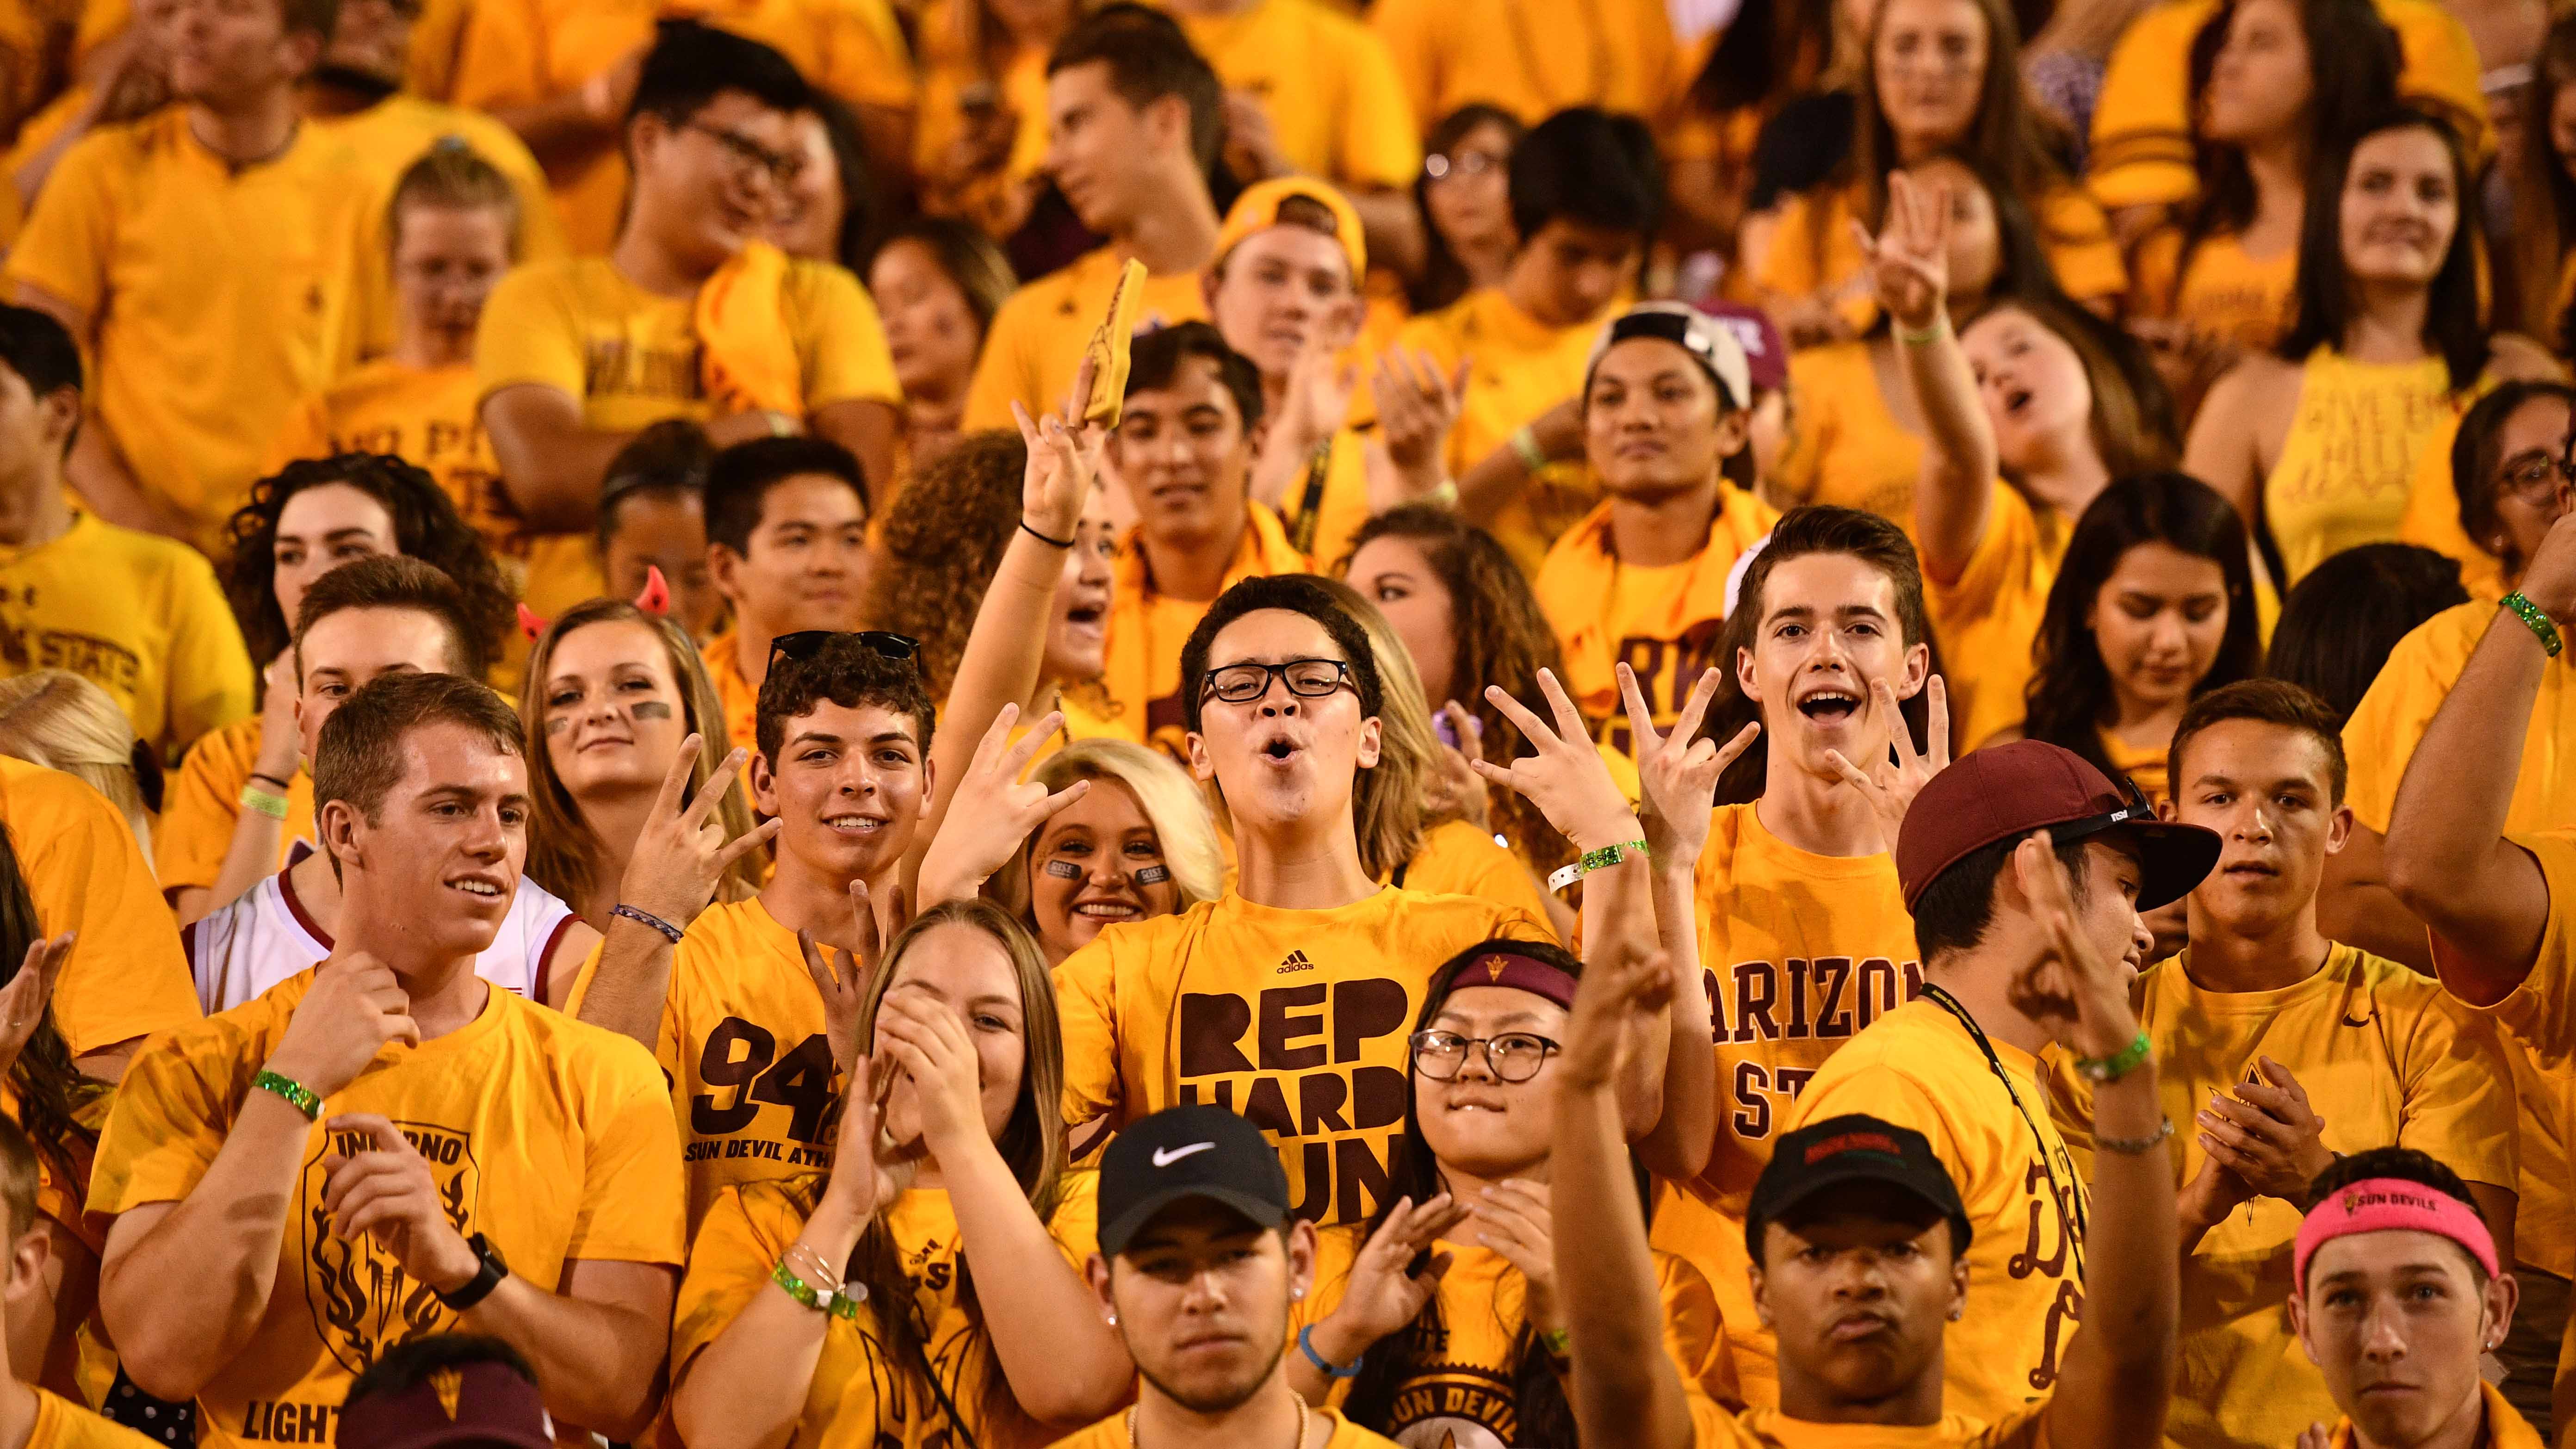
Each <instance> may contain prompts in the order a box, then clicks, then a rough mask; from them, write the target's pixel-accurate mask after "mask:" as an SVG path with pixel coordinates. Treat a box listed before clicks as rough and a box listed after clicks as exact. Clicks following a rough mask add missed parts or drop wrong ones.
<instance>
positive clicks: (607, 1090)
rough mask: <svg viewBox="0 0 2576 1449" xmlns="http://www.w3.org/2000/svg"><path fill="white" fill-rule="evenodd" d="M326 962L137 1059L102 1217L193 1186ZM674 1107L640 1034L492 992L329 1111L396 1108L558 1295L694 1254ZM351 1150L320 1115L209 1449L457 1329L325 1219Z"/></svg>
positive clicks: (405, 1128) (389, 1113)
mask: <svg viewBox="0 0 2576 1449" xmlns="http://www.w3.org/2000/svg"><path fill="white" fill-rule="evenodd" d="M316 969H317V970H318V969H319V968H316ZM313 975H314V973H313V972H312V971H306V972H304V973H302V974H300V975H297V976H294V977H290V978H288V979H287V980H285V981H282V982H280V983H278V984H277V985H276V986H274V987H271V988H270V989H269V991H268V993H267V994H266V995H264V996H261V997H260V998H259V999H258V1000H256V1001H253V1002H251V1003H249V1004H248V1005H245V1006H239V1007H236V1008H234V1009H233V1010H231V1011H227V1012H225V1013H223V1014H222V1015H220V1016H216V1017H213V1018H210V1019H208V1020H207V1021H205V1022H204V1023H202V1024H200V1025H198V1026H194V1027H191V1028H189V1029H188V1030H186V1031H183V1032H180V1033H178V1034H177V1035H175V1036H172V1037H170V1038H167V1039H165V1040H163V1041H160V1042H156V1043H155V1044H153V1045H152V1046H151V1047H149V1048H148V1049H146V1050H145V1051H144V1053H143V1054H142V1055H141V1056H139V1057H137V1058H135V1061H134V1066H133V1068H132V1069H131V1070H129V1071H128V1072H127V1073H126V1074H125V1084H124V1085H123V1086H122V1087H121V1088H119V1089H118V1091H117V1094H116V1108H115V1111H114V1112H113V1113H112V1114H110V1116H109V1118H108V1123H107V1134H106V1136H105V1137H104V1138H102V1139H101V1140H100V1142H99V1148H98V1166H97V1168H96V1169H95V1170H94V1171H93V1173H92V1174H91V1178H90V1198H89V1210H90V1211H91V1212H92V1213H94V1214H101V1215H106V1216H113V1215H115V1214H117V1213H121V1212H124V1211H126V1210H127V1209H129V1208H137V1207H142V1206H144V1205H145V1204H147V1203H156V1202H178V1201H181V1200H183V1199H185V1198H186V1197H187V1196H188V1194H189V1193H191V1192H194V1191H195V1190H196V1188H197V1184H198V1182H199V1181H200V1180H202V1179H203V1178H204V1177H205V1175H206V1170H207V1169H208V1168H209V1167H211V1166H213V1165H214V1161H215V1154H216V1153H217V1152H218V1151H219V1150H221V1148H222V1147H223V1144H224V1136H225V1134H226V1133H227V1132H228V1131H230V1130H231V1127H232V1123H233V1120H234V1118H235V1116H236V1115H237V1114H238V1113H239V1112H240V1111H241V1109H242V1104H243V1102H244V1101H245V1100H246V1099H247V1098H248V1097H249V1095H250V1092H251V1090H252V1089H251V1078H252V1077H253V1076H255V1075H257V1074H258V1072H259V1070H260V1065H261V1063H263V1062H265V1061H266V1060H267V1059H268V1056H269V1053H270V1052H272V1051H274V1050H275V1049H276V1047H277V1043H278V1040H279V1038H281V1037H282V1036H284V1035H285V1032H286V1027H287V1022H288V1021H289V1019H290V1018H291V1017H292V1016H293V1015H294V1012H295V1007H296V1003H298V1002H300V1001H302V1000H303V999H304V995H305V993H306V992H307V991H310V990H311V989H312V986H313ZM664 1102H665V1098H664V1096H663V1093H662V1083H661V1079H660V1075H659V1074H658V1073H656V1072H655V1071H654V1070H653V1062H652V1059H651V1058H649V1057H647V1056H646V1055H645V1054H644V1052H643V1050H642V1049H641V1048H640V1047H638V1046H636V1045H635V1044H634V1043H633V1042H630V1041H628V1040H626V1039H625V1038H623V1037H620V1036H618V1035H616V1034H615V1033H612V1032H607V1031H602V1030H600V1029H599V1028H597V1027H594V1026H586V1025H584V1024H582V1023H581V1022H578V1021H575V1020H573V1019H572V1018H570V1017H568V1016H565V1015H563V1014H561V1013H560V1012H555V1011H550V1010H548V1009H546V1008H545V1007H542V1006H538V1005H536V1004H534V1003H532V1002H528V1001H523V1000H521V999H520V998H518V997H516V996H513V995H511V994H510V993H509V992H507V991H501V990H490V991H487V992H485V993H484V999H483V1010H482V1011H481V1013H479V1014H478V1015H477V1016H476V1017H475V1018H474V1020H473V1021H471V1022H469V1023H467V1024H466V1025H465V1026H463V1027H461V1028H459V1029H458V1030H455V1031H452V1032H449V1033H448V1034H447V1035H445V1036H442V1037H439V1038H437V1039H435V1040H433V1041H427V1042H423V1043H422V1044H420V1045H419V1046H411V1045H408V1044H405V1043H401V1042H395V1043H391V1044H389V1045H387V1046H386V1047H384V1048H383V1049H382V1050H381V1051H379V1052H378V1053H377V1054H376V1058H375V1060H374V1061H373V1062H371V1063H369V1064H368V1066H367V1069H366V1070H365V1071H364V1072H362V1073H360V1074H359V1076H358V1079H357V1080H356V1081H355V1082H352V1083H351V1084H349V1086H347V1087H346V1088H344V1089H342V1090H341V1091H338V1092H335V1093H333V1094H332V1095H331V1096H330V1097H329V1098H328V1099H327V1100H326V1104H325V1107H324V1111H323V1116H324V1118H325V1119H326V1120H327V1119H328V1118H331V1117H334V1116H338V1115H340V1114H343V1113H349V1112H371V1113H375V1114H378V1115H380V1116H383V1117H387V1118H390V1119H391V1120H392V1121H393V1123H394V1125H395V1126H396V1127H397V1128H399V1129H401V1131H402V1132H403V1134H404V1135H405V1136H406V1137H408V1138H410V1139H411V1142H412V1144H413V1145H414V1146H415V1147H417V1148H418V1149H419V1150H420V1154H421V1156H422V1157H424V1158H426V1159H428V1162H429V1171H430V1175H431V1176H432V1178H433V1179H435V1180H436V1182H437V1184H438V1188H439V1192H440V1194H441V1197H442V1200H443V1201H445V1202H447V1203H448V1204H449V1205H450V1206H449V1208H448V1212H449V1216H450V1218H451V1219H452V1220H453V1221H454V1222H455V1224H456V1226H457V1229H458V1231H460V1232H463V1233H467V1234H473V1233H478V1232H479V1233H481V1234H483V1235H484V1236H485V1237H487V1238H489V1239H490V1240H491V1242H492V1245H493V1246H494V1247H495V1248H497V1249H499V1250H500V1253H501V1256H502V1257H503V1258H505V1259H507V1260H508V1262H509V1264H510V1271H511V1272H512V1273H513V1274H515V1275H516V1276H518V1277H521V1278H524V1279H526V1280H527V1281H528V1282H530V1283H532V1284H536V1285H538V1286H540V1287H544V1288H548V1289H552V1288H554V1287H555V1285H557V1284H558V1283H559V1282H561V1280H562V1278H563V1272H564V1265H565V1264H567V1263H570V1262H574V1261H578V1260H584V1259H589V1260H608V1261H614V1262H629V1263H659V1264H669V1265H672V1266H674V1267H676V1266H678V1265H679V1264H680V1263H681V1262H682V1261H684V1259H685V1256H686V1242H685V1240H684V1239H683V1238H682V1236H681V1230H680V1214H679V1202H680V1156H679V1142H678V1140H677V1138H676V1136H675V1135H674V1133H673V1132H672V1129H671V1116H670V1112H669V1111H668V1109H667V1108H666V1107H665V1106H664ZM358 1145H363V1139H358V1138H354V1137H351V1136H349V1135H348V1134H344V1133H333V1132H331V1131H329V1130H328V1129H326V1128H325V1127H324V1126H323V1125H322V1123H321V1122H316V1123H315V1124H314V1125H313V1126H312V1128H311V1129H310V1130H309V1132H308V1134H307V1137H306V1143H305V1149H304V1167H303V1170H302V1172H301V1173H300V1174H299V1175H298V1178H297V1183H296V1207H295V1209H294V1210H293V1211H291V1212H289V1213H288V1214H287V1219H286V1235H285V1240H284V1241H283V1242H282V1243H281V1244H280V1245H279V1250H278V1263H277V1287H276V1289H275V1291H274V1293H273V1295H272V1297H271V1299H270V1306H269V1311H268V1312H266V1313H264V1314H263V1315H261V1318H260V1325H259V1328H258V1330H257V1332H256V1333H255V1334H254V1335H253V1337H252V1338H251V1340H250V1342H249V1343H248V1344H246V1345H244V1347H243V1349H242V1351H241V1353H240V1354H238V1355H236V1356H235V1357H234V1358H233V1360H232V1361H231V1362H230V1363H227V1364H226V1365H225V1366H224V1367H223V1368H222V1369H221V1370H219V1371H218V1372H217V1373H216V1374H215V1376H214V1377H213V1378H212V1379H211V1380H209V1381H208V1382H207V1384H206V1386H205V1387H204V1388H203V1389H201V1390H199V1391H198V1394H197V1425H198V1435H199V1438H198V1443H200V1444H205V1445H233V1444H247V1443H253V1442H257V1441H259V1440H263V1439H270V1438H296V1437H310V1436H301V1435H297V1434H292V1433H289V1434H276V1433H273V1432H272V1427H271V1426H272V1425H275V1426H278V1427H283V1426H285V1425H287V1424H299V1425H300V1424H303V1423H314V1422H320V1423H324V1424H326V1425H327V1424H328V1423H329V1421H330V1420H331V1418H332V1417H333V1415H335V1414H336V1413H337V1411H338V1409H339V1407H340V1401H341V1399H342V1397H343V1396H344V1395H345V1394H346V1393H347V1392H348V1388H349V1381H350V1380H351V1379H352V1378H354V1377H356V1376H357V1374H358V1372H359V1371H360V1370H361V1369H364V1368H365V1367H367V1366H368V1365H369V1364H372V1363H374V1362H375V1361H376V1360H377V1359H378V1358H379V1357H381V1356H382V1355H383V1353H384V1352H385V1350H387V1349H389V1348H392V1347H394V1346H395V1345H397V1344H400V1343H404V1342H407V1341H409V1340H411V1339H414V1338H417V1337H420V1336H421V1335H424V1334H429V1333H439V1332H448V1331H453V1330H454V1328H455V1321H456V1320H455V1315H454V1314H452V1313H450V1312H448V1311H447V1310H446V1309H444V1308H441V1307H440V1306H439V1305H438V1301H437V1300H436V1298H434V1297H433V1296H432V1295H431V1294H429V1293H428V1292H427V1291H426V1290H425V1288H424V1287H423V1285H421V1284H418V1283H414V1282H412V1281H411V1280H410V1279H409V1277H408V1276H407V1275H405V1274H404V1272H403V1270H402V1268H401V1266H400V1265H399V1264H397V1263H396V1262H395V1260H394V1258H393V1256H392V1255H391V1254H390V1253H387V1252H386V1251H385V1250H384V1249H383V1248H382V1247H379V1246H377V1245H376V1244H375V1243H373V1242H372V1241H361V1242H354V1243H353V1242H349V1241H347V1240H344V1239H342V1238H339V1237H336V1236H334V1235H332V1234H331V1233H330V1231H329V1225H328V1218H327V1215H326V1214H324V1213H323V1211H322V1187H323V1183H324V1182H325V1180H326V1178H325V1174H324V1172H323V1170H322V1161H323V1158H324V1156H325V1155H326V1154H328V1153H331V1152H337V1151H347V1150H349V1149H350V1148H351V1147H352V1146H358ZM299 1300H300V1301H299ZM327 1433H328V1431H327V1429H326V1431H325V1436H326V1437H327Z"/></svg>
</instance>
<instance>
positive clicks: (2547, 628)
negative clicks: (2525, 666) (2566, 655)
mask: <svg viewBox="0 0 2576 1449" xmlns="http://www.w3.org/2000/svg"><path fill="white" fill-rule="evenodd" d="M2502 602H2503V604H2504V606H2505V607H2506V608H2508V609H2511V610H2513V612H2514V614H2515V615H2516V616H2517V617H2519V618H2520V619H2521V620H2522V622H2524V623H2525V624H2528V625H2530V626H2531V632H2532V633H2534V634H2537V635H2539V636H2540V647H2541V648H2543V649H2546V650H2548V651H2549V657H2550V658H2552V659H2555V658H2557V657H2558V652H2559V651H2560V650H2562V649H2564V648H2566V647H2567V645H2566V641H2564V640H2562V639H2560V638H2559V637H2558V625H2557V622H2556V621H2555V620H2553V619H2551V618H2550V617H2549V616H2548V615H2547V614H2545V613H2542V612H2541V609H2540V606H2539V605H2538V604H2535V603H2533V602H2532V601H2531V600H2530V599H2529V598H2528V597H2526V596H2525V595H2524V594H2523V592H2522V590H2520V589H2516V590H2514V591H2513V592H2512V593H2510V594H2507V595H2505V596H2504V599H2503V601H2502Z"/></svg>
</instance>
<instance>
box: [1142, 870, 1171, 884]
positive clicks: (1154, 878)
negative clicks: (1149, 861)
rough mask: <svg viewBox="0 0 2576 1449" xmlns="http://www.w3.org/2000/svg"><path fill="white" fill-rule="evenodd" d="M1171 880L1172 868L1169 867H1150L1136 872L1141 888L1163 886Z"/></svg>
mask: <svg viewBox="0 0 2576 1449" xmlns="http://www.w3.org/2000/svg"><path fill="white" fill-rule="evenodd" d="M1171 878H1172V868H1171V867H1170V866H1168V865H1149V866H1146V867H1145V868H1144V869H1143V870H1140V871H1138V872H1136V884H1138V885H1140V886H1148V885H1161V884H1162V883H1163V882H1165V881H1167V880H1170V879H1171Z"/></svg>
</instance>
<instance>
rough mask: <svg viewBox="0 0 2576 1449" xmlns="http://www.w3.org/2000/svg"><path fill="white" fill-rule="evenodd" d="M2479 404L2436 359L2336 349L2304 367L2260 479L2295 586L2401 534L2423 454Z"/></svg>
mask: <svg viewBox="0 0 2576 1449" xmlns="http://www.w3.org/2000/svg"><path fill="white" fill-rule="evenodd" d="M2474 400H2475V399H2474V398H2473V397H2469V396H2463V395H2461V394H2457V393H2454V392H2452V391H2451V373H2450V369H2449V367H2448V366H2447V365H2445V364H2444V363H2443V361H2442V359H2441V357H2440V356H2438V355H2436V356H2432V357H2427V358H2423V359H2421V360H2419V361H2415V362H2392V363H2369V362H2353V361H2350V360H2348V359H2346V358H2345V357H2344V356H2343V355H2342V354H2341V353H2338V352H2336V351H2335V350H2334V349H2333V348H2330V347H2320V348H2318V349H2317V350H2316V351H2314V352H2312V353H2310V354H2308V360H2307V362H2306V364H2305V365H2304V366H2303V367H2302V368H2301V369H2300V379H2299V407H2298V412H2297V413H2296V414H2295V415H2294V416H2293V417H2292V419H2291V422H2290V431H2289V433H2288V435H2287V436H2285V437H2284V438H2283V439H2282V440H2281V456H2280V457H2279V458H2278V459H2277V460H2275V461H2274V463H2273V464H2272V471H2271V474H2270V475H2269V476H2268V477H2266V478H2265V479H2264V480H2263V518H2264V522H2265V523H2266V524H2267V525H2268V526H2269V527H2270V529H2271V531H2272V539H2273V541H2274V542H2275V543H2277V544H2279V545H2280V548H2281V564H2282V567H2283V568H2285V569H2286V570H2287V571H2288V572H2289V578H2288V579H2287V580H2285V585H2295V584H2297V583H2298V581H2299V580H2300V579H2303V578H2305V577H2307V573H2308V570H2310V569H2312V568H2315V567H2316V566H2317V565H2318V564H2321V563H2324V562H2325V561H2326V560H2327V559H2329V558H2331V557H2333V556H2334V555H2336V554H2338V553H2341V552H2343V551H2344V550H2345V549H2348V548H2356V547H2359V546H2360V545H2362V544H2365V543H2387V542H2390V541H2392V540H2394V539H2395V538H2396V537H2397V527H2398V524H2399V522H2400V520H2402V519H2403V518H2404V517H2405V516H2406V500H2407V496H2408V493H2409V492H2410V490H2411V489H2412V488H2413V486H2414V480H2415V473H2416V469H2417V468H2418V466H2420V465H2421V463H2422V461H2423V458H2424V455H2425V452H2426V450H2427V449H2429V448H2431V447H2433V446H2434V445H2435V444H2436V443H2437V442H2447V441H2448V439H2449V437H2450V435H2451V433H2452V431H2453V430H2454V429H2456V427H2457V426H2458V422H2459V417H2460V413H2461V412H2462V411H2463V410H2464V409H2465V408H2466V407H2467V406H2468V404H2469V403H2470V402H2472V401H2474Z"/></svg>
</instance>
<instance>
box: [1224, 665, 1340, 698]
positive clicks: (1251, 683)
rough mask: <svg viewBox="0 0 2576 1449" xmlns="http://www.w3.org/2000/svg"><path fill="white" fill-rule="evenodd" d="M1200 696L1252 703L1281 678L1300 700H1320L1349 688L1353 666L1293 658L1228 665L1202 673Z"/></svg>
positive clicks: (1267, 691)
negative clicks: (1282, 660) (1268, 662)
mask: <svg viewBox="0 0 2576 1449" xmlns="http://www.w3.org/2000/svg"><path fill="white" fill-rule="evenodd" d="M1201 678H1202V679H1204V680H1205V683H1203V684H1201V685H1200V686H1199V699H1200V700H1201V701H1202V702H1204V701H1205V700H1207V699H1208V698H1209V697H1210V696H1211V695H1213V696H1214V697H1216V698H1218V699H1221V700H1223V701H1225V702H1226V703H1227V704H1250V703H1252V702H1253V701H1254V700H1256V699H1259V698H1261V697H1262V696H1263V695H1265V694H1268V693H1269V692H1270V681H1271V680H1273V679H1277V680H1282V681H1284V682H1285V683H1286V684H1287V686H1288V692H1289V693H1290V694H1293V695H1295V696H1297V697H1298V698H1300V699H1321V698H1323V697H1324V696H1325V695H1328V694H1331V693H1332V692H1333V691H1334V690H1337V689H1347V688H1349V687H1350V682H1351V666H1350V665H1348V664H1346V663H1344V662H1342V661H1341V660H1339V659H1291V660H1289V661H1288V662H1287V663H1285V664H1228V665H1224V666H1222V667H1220V668H1216V669H1211V670H1209V671H1208V672H1207V673H1206V674H1205V675H1203V676H1201Z"/></svg>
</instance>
